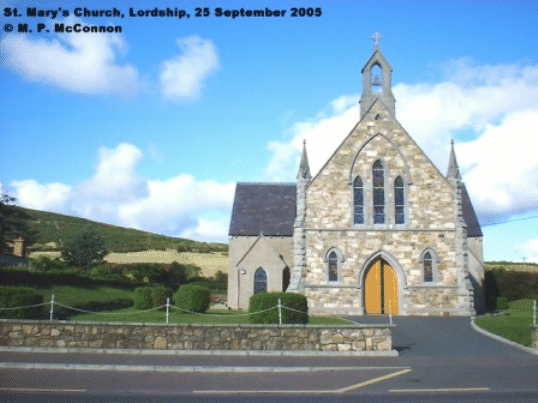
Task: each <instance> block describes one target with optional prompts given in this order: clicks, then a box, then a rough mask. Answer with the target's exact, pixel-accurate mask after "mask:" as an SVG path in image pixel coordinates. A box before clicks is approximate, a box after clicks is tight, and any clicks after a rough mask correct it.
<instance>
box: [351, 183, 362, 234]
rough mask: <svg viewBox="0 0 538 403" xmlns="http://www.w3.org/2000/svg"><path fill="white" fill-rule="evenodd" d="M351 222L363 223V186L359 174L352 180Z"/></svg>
mask: <svg viewBox="0 0 538 403" xmlns="http://www.w3.org/2000/svg"><path fill="white" fill-rule="evenodd" d="M353 223H354V224H364V188H363V186H362V179H361V178H360V177H359V176H357V177H356V178H355V180H354V181H353Z"/></svg>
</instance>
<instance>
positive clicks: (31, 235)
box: [0, 186, 36, 253]
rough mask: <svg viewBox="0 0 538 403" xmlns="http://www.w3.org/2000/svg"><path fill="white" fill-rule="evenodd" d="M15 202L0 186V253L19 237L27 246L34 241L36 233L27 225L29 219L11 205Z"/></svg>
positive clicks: (22, 211) (18, 208)
mask: <svg viewBox="0 0 538 403" xmlns="http://www.w3.org/2000/svg"><path fill="white" fill-rule="evenodd" d="M15 200H17V199H16V198H15V197H13V196H10V195H9V194H8V193H7V191H6V190H5V189H4V188H3V187H2V186H0V253H4V252H5V251H6V250H7V243H8V242H10V241H12V240H13V239H15V238H17V237H19V236H22V237H23V238H24V241H25V243H26V245H27V246H28V245H31V244H32V243H34V241H35V237H36V232H35V231H34V230H32V229H30V226H29V225H28V222H29V220H30V219H31V217H30V216H29V215H28V214H27V213H26V212H25V211H24V210H23V209H21V208H20V207H17V206H14V205H13V202H15Z"/></svg>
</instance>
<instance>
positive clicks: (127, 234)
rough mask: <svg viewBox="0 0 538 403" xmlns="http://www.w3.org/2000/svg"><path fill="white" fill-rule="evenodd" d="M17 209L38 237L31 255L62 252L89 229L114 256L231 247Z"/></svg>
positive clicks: (214, 249) (44, 212)
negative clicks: (103, 241) (51, 251)
mask: <svg viewBox="0 0 538 403" xmlns="http://www.w3.org/2000/svg"><path fill="white" fill-rule="evenodd" d="M15 208H17V209H20V210H23V211H24V212H26V213H27V214H28V215H29V216H30V217H31V220H30V222H29V225H30V228H31V229H32V230H35V231H36V233H37V236H36V242H35V243H34V245H33V246H31V247H30V251H35V250H40V251H45V250H58V249H60V248H61V247H62V246H63V245H67V244H69V243H70V242H71V240H72V239H73V238H74V237H75V236H76V235H77V234H78V233H79V232H81V231H82V230H83V229H84V228H85V227H86V226H88V225H91V226H92V227H93V228H95V229H96V230H97V231H99V233H100V234H101V236H102V237H103V238H104V239H105V242H106V246H107V248H108V250H109V251H110V252H118V253H120V252H136V251H145V250H149V249H158V250H159V249H160V250H165V249H168V248H171V249H176V250H177V249H178V248H179V249H180V251H191V252H223V251H227V250H228V245H226V244H221V243H205V242H197V241H192V240H189V239H184V238H175V237H170V236H165V235H158V234H152V233H150V232H145V231H140V230H136V229H132V228H123V227H119V226H116V225H110V224H103V223H99V222H95V221H90V220H86V219H83V218H78V217H71V216H67V215H63V214H57V213H51V212H47V211H38V210H31V209H26V208H22V207H18V206H17V207H15ZM52 243H54V245H53V244H52Z"/></svg>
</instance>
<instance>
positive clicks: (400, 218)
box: [394, 176, 405, 224]
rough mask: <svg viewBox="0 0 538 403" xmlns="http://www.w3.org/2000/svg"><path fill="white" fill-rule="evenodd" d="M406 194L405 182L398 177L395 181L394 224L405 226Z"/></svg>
mask: <svg viewBox="0 0 538 403" xmlns="http://www.w3.org/2000/svg"><path fill="white" fill-rule="evenodd" d="M404 207H405V194H404V181H403V179H402V177H401V176H398V177H397V178H396V180H395V181H394V223H395V224H405V215H404Z"/></svg>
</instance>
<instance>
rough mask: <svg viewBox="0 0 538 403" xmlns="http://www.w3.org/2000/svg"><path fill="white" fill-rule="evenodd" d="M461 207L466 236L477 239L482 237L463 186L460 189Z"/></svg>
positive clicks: (469, 199) (471, 204)
mask: <svg viewBox="0 0 538 403" xmlns="http://www.w3.org/2000/svg"><path fill="white" fill-rule="evenodd" d="M461 207H462V209H463V219H464V220H465V223H466V224H467V236H470V237H477V236H482V229H481V228H480V224H479V223H478V219H477V218H476V214H475V212H474V208H473V203H471V198H470V197H469V194H468V193H467V188H466V187H465V185H463V187H462V189H461Z"/></svg>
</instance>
